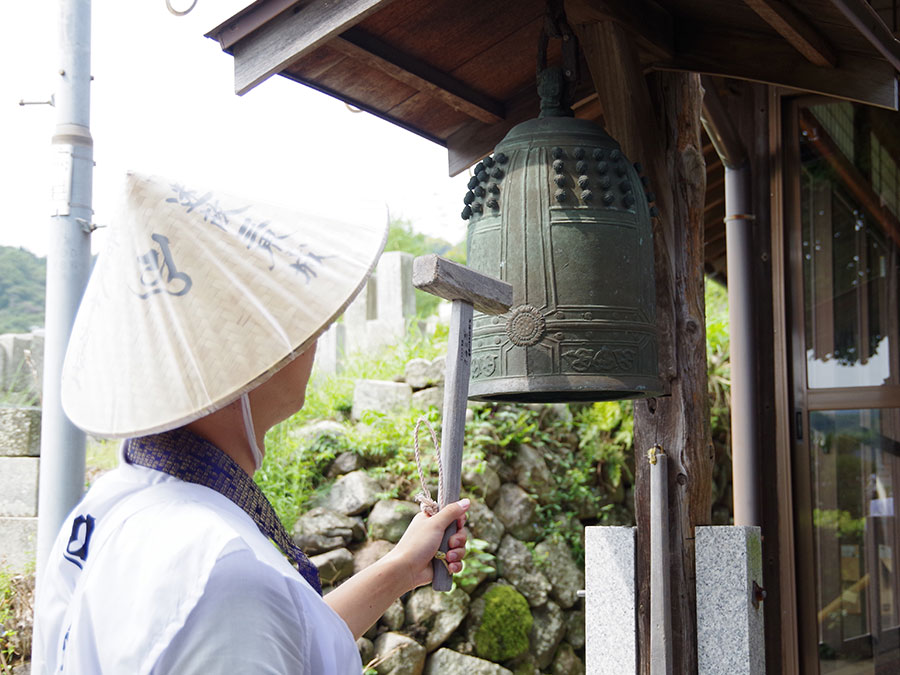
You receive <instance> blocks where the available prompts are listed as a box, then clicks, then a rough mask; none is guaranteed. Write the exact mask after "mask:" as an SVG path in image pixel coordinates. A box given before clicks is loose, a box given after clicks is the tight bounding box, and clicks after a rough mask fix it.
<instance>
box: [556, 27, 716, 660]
mask: <svg viewBox="0 0 900 675" xmlns="http://www.w3.org/2000/svg"><path fill="white" fill-rule="evenodd" d="M573 28H575V30H576V32H577V33H578V35H579V38H580V40H581V45H582V48H583V50H584V52H585V56H586V58H587V62H588V65H589V67H590V70H591V76H592V78H593V80H594V86H595V88H596V90H597V94H598V97H599V99H600V103H601V105H602V106H603V114H604V119H605V121H606V126H607V131H609V132H610V134H611V135H612V136H613V137H614V138H616V139H617V140H618V141H619V143H621V145H622V148H623V150H624V151H625V153H626V155H627V156H628V157H629V158H630V159H631V160H632V161H639V162H641V163H642V164H643V166H644V170H645V174H646V175H647V176H648V178H649V180H650V183H651V187H652V189H653V191H654V192H655V193H656V195H657V199H656V204H657V206H658V208H659V210H660V217H659V218H657V219H656V220H655V222H654V229H653V236H654V248H655V255H656V260H655V264H656V316H657V323H658V326H659V331H660V332H659V365H660V376H661V377H662V379H663V381H664V384H665V386H666V388H667V391H668V392H669V395H668V396H664V397H662V398H659V399H649V400H646V401H640V402H637V403H636V404H635V407H634V410H635V451H636V452H637V454H638V457H637V461H636V465H637V476H636V486H635V512H636V518H637V527H638V562H637V565H638V572H637V574H638V640H639V647H640V665H639V670H640V673H641V674H642V675H649V673H650V641H649V632H650V614H649V608H650V578H649V562H650V556H649V547H650V541H649V521H650V512H649V489H650V485H649V482H650V481H649V468H650V465H649V464H648V463H647V462H646V460H645V459H644V458H645V457H646V452H647V450H648V449H649V448H651V447H652V446H654V445H657V444H658V445H660V446H661V447H662V450H663V451H664V452H665V453H666V455H667V456H668V464H669V470H668V474H669V481H668V487H669V550H670V559H671V577H670V583H671V603H672V642H673V644H672V649H673V671H674V672H676V673H684V674H686V675H689V674H690V673H695V672H696V671H697V644H696V632H697V629H696V626H697V618H696V604H695V597H694V594H695V575H694V545H693V536H694V526H695V525H705V524H708V522H709V518H710V509H711V501H712V470H713V458H714V454H713V448H712V442H711V440H710V432H709V409H708V402H707V378H706V335H705V332H706V331H705V321H704V316H705V312H704V299H703V284H704V279H703V202H704V196H705V195H704V193H705V188H706V174H705V170H704V163H703V153H702V151H701V147H700V110H701V105H702V96H701V89H700V81H699V76H697V75H692V74H685V73H657V74H654V75H652V76H651V77H650V78H645V77H644V73H643V71H642V69H641V66H640V63H639V61H638V57H637V52H636V49H635V45H634V43H633V41H632V39H631V37H630V36H629V35H628V34H627V33H626V32H625V30H624V29H623V28H622V27H620V26H619V25H617V24H615V23H612V22H610V21H600V22H593V23H586V24H580V25H576V26H573ZM648 80H649V81H648ZM642 460H643V461H642Z"/></svg>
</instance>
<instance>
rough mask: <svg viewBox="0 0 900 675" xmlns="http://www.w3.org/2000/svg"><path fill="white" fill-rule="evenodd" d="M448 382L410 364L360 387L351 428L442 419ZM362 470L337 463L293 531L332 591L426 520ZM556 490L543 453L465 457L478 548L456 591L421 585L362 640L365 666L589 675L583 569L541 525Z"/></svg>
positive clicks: (432, 364) (331, 432)
mask: <svg viewBox="0 0 900 675" xmlns="http://www.w3.org/2000/svg"><path fill="white" fill-rule="evenodd" d="M443 374H444V359H443V358H438V359H435V360H433V361H428V360H425V359H414V360H413V361H411V362H410V363H409V364H407V368H406V376H405V378H404V381H402V382H381V381H369V380H364V381H360V382H358V383H357V385H356V390H355V395H354V403H353V412H352V417H351V419H354V420H355V419H359V417H360V416H361V415H362V413H363V412H364V411H365V410H377V411H379V412H384V413H390V412H397V411H403V410H406V409H408V408H409V407H410V406H412V407H415V408H419V409H427V408H428V407H429V406H430V405H433V406H435V407H437V408H438V409H440V406H441V401H442V399H443ZM560 414H562V413H561V412H560ZM471 416H472V415H470V418H471ZM296 433H297V434H298V436H299V437H300V438H302V439H303V440H304V441H305V443H316V442H322V441H323V437H327V436H332V437H337V436H341V435H342V434H345V433H346V426H345V425H342V424H340V423H337V422H317V423H315V424H311V425H309V426H307V427H303V428H301V429H299V430H298V431H297V432H296ZM324 440H325V441H326V442H327V439H324ZM427 444H429V445H430V440H428V441H427ZM363 461H364V460H363V459H362V458H361V457H360V455H358V454H357V453H355V452H345V453H343V454H339V455H338V456H337V457H336V458H335V460H334V461H333V463H332V464H331V467H330V469H329V470H328V474H329V475H330V476H331V477H334V478H336V480H335V482H334V484H333V486H332V487H331V489H330V491H329V492H327V494H326V495H325V496H323V497H322V498H320V499H319V500H318V502H317V503H316V504H315V506H314V507H313V508H311V509H310V510H308V511H307V512H306V513H304V514H303V515H301V516H300V518H299V519H298V521H297V523H296V525H295V527H294V530H293V538H294V541H295V542H296V543H297V545H299V546H300V547H301V548H303V549H304V550H305V551H306V552H307V553H308V554H309V555H310V557H311V559H312V561H313V563H315V564H316V566H317V567H318V568H319V571H320V575H321V578H322V582H323V585H324V586H325V592H326V593H327V592H328V591H329V590H330V589H331V588H333V587H334V586H336V585H339V584H340V583H341V582H343V581H344V580H345V579H347V578H349V577H350V576H351V575H352V574H354V573H356V572H358V571H360V570H361V569H363V568H365V567H366V566H368V565H370V564H372V563H373V562H374V561H376V560H378V559H379V558H381V557H382V556H383V555H385V554H386V553H387V552H388V551H390V550H391V549H392V548H393V547H394V545H395V544H396V542H397V541H399V539H400V537H401V535H402V534H403V532H404V531H405V529H406V527H407V525H408V523H409V521H410V520H411V519H412V518H413V516H414V515H415V514H416V513H417V512H418V511H419V506H418V504H416V503H413V502H411V501H407V500H405V499H385V498H384V494H385V492H387V491H388V490H389V489H390V488H391V487H392V485H391V483H390V480H388V481H379V480H378V479H376V478H374V477H373V474H370V473H369V472H367V471H366V470H365V467H364V466H363ZM374 475H377V472H374ZM550 482H551V476H550V469H549V468H548V466H547V465H546V464H545V463H544V460H543V457H542V455H541V451H540V449H539V448H538V447H532V446H530V445H521V446H519V447H517V448H516V453H515V455H514V456H513V455H510V457H509V458H508V459H502V458H500V457H493V456H492V457H491V458H489V460H488V461H487V462H486V463H480V462H478V463H476V462H473V461H472V460H471V459H467V460H466V462H465V465H464V471H463V494H464V495H466V496H470V497H471V498H472V499H473V503H472V506H471V508H470V510H469V515H468V527H469V531H470V539H472V540H476V539H477V540H479V542H478V545H477V548H478V550H476V551H474V552H473V551H470V558H471V560H470V562H469V563H468V565H469V566H468V568H467V570H466V571H465V572H464V573H463V574H461V575H457V576H456V584H455V588H454V589H453V590H452V591H451V592H449V593H436V592H434V591H432V590H431V588H430V587H422V588H419V589H417V590H415V591H413V592H411V593H409V594H408V595H407V596H406V597H404V598H401V599H400V600H398V601H396V602H395V603H394V605H393V606H392V607H391V608H390V609H389V610H388V611H387V612H386V613H385V615H384V616H383V617H382V618H381V620H380V621H379V622H378V623H377V624H376V625H375V626H373V627H372V628H371V629H370V630H369V631H368V632H367V633H366V635H365V636H364V637H363V638H361V639H360V640H359V641H358V646H359V649H360V653H361V656H362V660H363V664H367V663H373V664H375V665H374V668H375V670H377V672H378V673H380V674H382V675H387V674H391V675H399V674H400V673H411V674H413V675H418V674H419V673H441V674H442V675H446V674H447V673H451V674H452V673H486V674H497V675H499V674H501V673H513V672H515V673H516V674H517V675H521V674H525V673H527V674H528V675H532V674H537V673H557V674H560V675H561V674H563V673H565V674H566V675H570V674H571V675H577V674H578V673H584V672H585V671H584V648H585V631H584V623H585V608H584V600H583V599H582V598H581V597H580V594H579V591H581V590H582V589H583V588H584V583H585V582H584V571H583V568H582V565H581V564H580V563H579V562H576V560H575V558H574V557H573V555H572V552H571V549H570V547H569V545H568V544H566V543H564V541H563V540H562V539H559V538H556V537H552V536H546V533H545V531H544V530H543V529H542V528H541V527H540V526H539V522H538V509H539V508H541V507H542V501H541V495H544V497H545V498H546V499H544V500H543V501H544V504H546V503H548V500H550V499H551V496H550V490H549V485H550Z"/></svg>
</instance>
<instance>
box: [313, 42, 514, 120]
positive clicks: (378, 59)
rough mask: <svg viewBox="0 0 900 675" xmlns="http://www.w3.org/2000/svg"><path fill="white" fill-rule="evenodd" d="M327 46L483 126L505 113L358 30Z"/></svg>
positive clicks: (498, 105) (449, 78)
mask: <svg viewBox="0 0 900 675" xmlns="http://www.w3.org/2000/svg"><path fill="white" fill-rule="evenodd" d="M328 46H329V47H331V48H333V49H335V50H337V51H339V52H341V53H343V54H345V55H347V56H349V57H351V58H353V59H356V60H358V61H361V62H363V63H365V64H366V65H368V66H371V67H373V68H377V69H378V70H381V71H382V72H384V73H387V74H388V75H390V76H391V77H393V78H394V79H396V80H399V81H400V82H402V83H403V84H406V85H408V86H410V87H412V88H413V89H416V90H417V91H420V92H422V93H425V94H428V95H430V96H433V97H434V98H436V99H439V100H441V101H443V102H444V103H446V104H447V105H449V106H450V107H451V108H453V109H454V110H459V111H460V112H462V113H465V114H466V115H469V116H470V117H473V118H475V119H477V120H479V121H480V122H484V123H485V124H494V123H495V122H500V121H501V120H502V119H503V117H504V116H505V114H506V111H505V110H504V106H503V104H502V103H500V102H499V101H496V100H494V99H492V98H491V97H489V96H486V95H484V94H482V93H481V92H479V91H476V90H474V89H472V88H471V87H469V86H468V85H467V84H465V83H463V82H460V81H459V80H457V79H456V78H454V77H453V76H451V75H448V74H447V73H445V72H443V71H440V70H438V69H436V68H433V67H431V66H429V65H428V64H427V63H425V62H424V61H422V60H420V59H416V58H413V57H412V56H410V55H409V54H405V53H403V52H401V51H400V50H398V49H396V48H395V47H393V46H391V45H389V44H387V43H386V42H383V41H382V40H379V39H378V38H376V37H374V36H372V35H369V34H368V33H366V32H365V31H363V30H360V29H359V28H350V29H349V30H347V31H345V32H344V33H343V34H341V36H340V37H337V38H334V39H333V40H332V41H331V42H329V43H328Z"/></svg>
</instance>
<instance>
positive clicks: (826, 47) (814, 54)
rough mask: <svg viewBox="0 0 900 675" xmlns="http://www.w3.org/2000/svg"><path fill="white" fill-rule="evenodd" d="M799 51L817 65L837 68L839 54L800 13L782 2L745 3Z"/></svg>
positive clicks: (754, 1) (757, 0) (755, 0)
mask: <svg viewBox="0 0 900 675" xmlns="http://www.w3.org/2000/svg"><path fill="white" fill-rule="evenodd" d="M744 2H745V3H747V5H749V6H750V8H751V9H752V10H753V11H754V12H756V13H757V14H759V16H760V17H762V19H763V20H764V21H765V22H766V23H768V24H769V25H770V26H772V28H774V29H775V30H776V31H778V34H779V35H781V37H783V38H784V39H785V40H787V41H788V42H790V43H791V46H792V47H794V49H796V50H797V51H798V52H800V53H801V54H803V56H804V57H806V59H807V60H808V61H809V62H810V63H812V64H814V65H817V66H823V67H829V68H834V67H835V66H836V65H837V53H836V52H835V51H834V49H833V48H832V46H831V45H830V44H829V43H828V41H827V40H826V39H825V38H824V37H823V36H822V35H821V33H819V31H817V30H816V29H815V28H814V27H813V26H812V24H811V23H810V22H809V21H807V20H806V19H805V18H804V17H803V15H801V14H800V13H799V12H797V10H795V9H794V8H793V7H791V6H790V5H788V4H787V3H785V2H781V0H744Z"/></svg>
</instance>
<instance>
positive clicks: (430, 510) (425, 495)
mask: <svg viewBox="0 0 900 675" xmlns="http://www.w3.org/2000/svg"><path fill="white" fill-rule="evenodd" d="M423 424H424V425H425V426H426V427H428V431H429V433H430V434H431V441H432V442H433V443H434V455H435V458H436V459H437V465H438V499H440V497H441V495H442V494H444V467H443V466H442V465H441V446H440V445H439V444H438V439H437V434H435V433H434V427H432V426H431V423H430V422H429V421H428V420H427V419H425V418H424V417H420V418H419V419H418V420H417V421H416V429H415V431H414V432H413V449H414V450H415V453H416V469H418V471H419V483H420V484H421V486H422V491H421V492H420V493H419V494H417V495H416V497H415V499H416V501H417V502H419V506H420V508H421V509H422V511H424V512H425V513H427V514H428V515H429V516H433V515H434V514H436V513H437V512H438V511H440V510H441V505H440V504H438V503H437V502H436V501H434V500H433V499H432V498H431V492H430V491H429V490H428V485H427V484H426V483H425V472H424V471H423V470H422V458H421V457H420V455H419V427H420V426H421V425H423Z"/></svg>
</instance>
